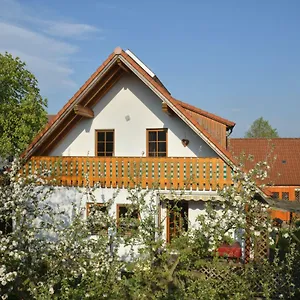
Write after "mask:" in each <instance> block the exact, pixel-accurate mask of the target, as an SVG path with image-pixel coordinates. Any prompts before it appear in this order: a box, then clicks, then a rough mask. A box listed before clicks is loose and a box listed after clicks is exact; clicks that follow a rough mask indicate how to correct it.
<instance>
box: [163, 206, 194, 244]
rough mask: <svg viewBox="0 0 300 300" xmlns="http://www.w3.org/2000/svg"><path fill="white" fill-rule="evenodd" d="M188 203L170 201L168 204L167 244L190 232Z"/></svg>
mask: <svg viewBox="0 0 300 300" xmlns="http://www.w3.org/2000/svg"><path fill="white" fill-rule="evenodd" d="M188 210H189V206H188V202H187V201H169V202H168V203H167V212H168V215H167V242H168V243H169V242H171V240H172V239H173V238H174V237H178V236H179V235H180V234H181V233H182V232H185V231H187V230H188Z"/></svg>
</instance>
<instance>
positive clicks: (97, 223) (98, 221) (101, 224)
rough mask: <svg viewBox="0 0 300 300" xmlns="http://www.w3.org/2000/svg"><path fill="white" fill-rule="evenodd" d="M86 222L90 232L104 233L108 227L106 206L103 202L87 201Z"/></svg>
mask: <svg viewBox="0 0 300 300" xmlns="http://www.w3.org/2000/svg"><path fill="white" fill-rule="evenodd" d="M86 214H87V222H88V226H89V229H90V231H91V233H92V234H106V233H107V229H108V221H109V220H108V217H109V216H108V207H107V206H106V205H105V204H104V203H87V205H86Z"/></svg>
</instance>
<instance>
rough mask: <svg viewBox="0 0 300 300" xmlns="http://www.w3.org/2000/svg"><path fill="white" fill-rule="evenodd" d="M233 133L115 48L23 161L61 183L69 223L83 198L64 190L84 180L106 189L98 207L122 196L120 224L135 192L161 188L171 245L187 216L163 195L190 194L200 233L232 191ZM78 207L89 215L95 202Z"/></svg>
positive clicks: (188, 206)
mask: <svg viewBox="0 0 300 300" xmlns="http://www.w3.org/2000/svg"><path fill="white" fill-rule="evenodd" d="M234 126H235V123H233V122H231V121H228V120H226V119H223V118H220V117H218V116H216V115H214V114H211V113H208V112H205V111H203V110H201V109H198V108H196V107H194V106H191V105H189V104H186V103H184V102H181V101H178V100H176V99H175V98H173V97H172V96H171V94H170V93H169V91H168V90H167V89H166V87H165V86H164V85H163V84H162V83H161V81H160V80H159V79H158V78H157V76H156V75H155V74H154V73H153V72H152V71H151V70H150V69H149V68H148V67H147V66H146V65H145V64H144V63H142V62H141V61H140V60H139V59H138V58H137V57H136V56H135V55H134V54H133V53H132V52H130V51H128V50H127V51H123V50H122V49H120V48H116V49H115V51H114V52H113V53H112V54H111V55H110V56H109V57H108V58H107V60H106V61H105V62H104V63H103V64H102V65H101V66H100V67H99V68H98V69H97V70H96V72H95V73H94V74H93V75H92V76H91V77H90V78H89V79H88V80H87V81H86V83H85V84H84V85H83V86H82V87H81V88H80V89H79V91H78V92H77V93H76V94H75V95H74V96H73V97H72V98H71V99H70V100H69V102H68V103H67V104H66V105H65V106H64V107H63V108H62V110H61V111H60V112H59V113H58V114H57V115H56V116H55V117H54V118H53V119H52V120H51V121H50V123H49V124H48V125H47V127H46V129H45V130H44V131H42V132H41V133H40V134H39V135H38V136H37V137H36V139H35V140H34V141H33V142H32V144H31V145H30V146H29V147H28V149H27V150H26V152H25V153H24V157H25V159H27V160H29V162H28V164H27V166H29V167H28V169H30V170H31V171H33V170H34V169H37V168H39V167H40V166H44V167H47V168H48V169H50V170H52V171H53V173H54V174H55V176H56V177H57V178H59V183H60V185H62V187H57V189H56V194H55V195H54V196H53V199H52V200H53V201H56V202H58V203H59V204H60V205H61V206H63V207H65V208H67V209H69V212H70V217H71V215H72V206H71V205H70V203H71V201H73V200H76V201H79V200H78V199H79V196H78V192H77V189H75V188H74V189H72V188H71V189H66V188H64V186H69V187H74V186H83V185H84V184H85V183H86V178H85V176H84V175H85V174H88V177H89V182H90V183H91V184H94V183H95V182H100V184H101V186H102V188H98V189H97V190H96V191H95V196H96V199H97V201H98V202H99V205H101V203H103V202H105V201H107V200H108V199H110V198H111V197H113V195H114V193H115V191H116V190H119V193H118V194H117V195H116V198H115V203H116V204H115V206H114V207H113V208H112V211H111V213H114V214H116V217H117V218H118V217H120V216H121V215H122V214H124V213H125V212H126V210H127V207H126V205H128V204H129V202H128V200H127V196H128V191H127V187H128V186H131V187H134V186H135V184H136V183H138V184H141V186H142V188H143V189H145V190H147V189H148V188H151V187H157V195H156V197H157V205H159V206H160V216H158V218H159V219H160V220H165V226H164V228H165V231H164V234H165V238H166V240H167V241H169V240H170V239H171V238H172V236H174V235H176V228H175V227H176V226H174V222H177V221H178V220H176V218H180V216H176V215H174V214H172V215H169V214H168V211H167V208H166V205H165V202H164V201H161V197H160V196H161V195H163V196H164V199H168V200H172V199H173V198H174V194H173V193H174V191H175V193H176V192H177V193H178V194H181V193H182V191H183V190H184V193H183V194H182V195H181V200H182V202H181V206H182V213H183V214H185V215H187V216H188V219H189V224H191V225H192V226H193V224H194V223H195V219H196V218H197V216H198V215H199V214H201V213H202V212H203V211H204V202H205V201H208V200H214V199H217V198H218V194H217V189H218V188H219V187H220V188H222V187H223V186H224V185H231V184H232V181H231V172H232V168H233V167H234V159H233V157H232V155H231V154H230V152H229V151H228V150H227V149H226V148H227V136H228V135H229V134H230V133H231V131H232V129H233V127H234ZM139 166H140V167H141V170H140V169H139ZM136 168H137V169H136ZM135 169H136V170H135ZM135 171H137V172H135ZM134 181H135V182H134ZM259 192H260V193H262V192H261V191H259ZM78 205H82V206H83V207H86V213H87V214H88V210H89V207H90V203H89V201H88V200H87V202H86V203H81V204H80V203H78ZM183 226H184V227H186V226H188V224H183Z"/></svg>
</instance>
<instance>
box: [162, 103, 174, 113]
mask: <svg viewBox="0 0 300 300" xmlns="http://www.w3.org/2000/svg"><path fill="white" fill-rule="evenodd" d="M161 107H162V111H163V112H164V113H166V114H168V115H169V116H173V115H174V112H173V111H172V110H171V108H170V107H169V106H168V104H167V103H165V102H163V103H162V105H161Z"/></svg>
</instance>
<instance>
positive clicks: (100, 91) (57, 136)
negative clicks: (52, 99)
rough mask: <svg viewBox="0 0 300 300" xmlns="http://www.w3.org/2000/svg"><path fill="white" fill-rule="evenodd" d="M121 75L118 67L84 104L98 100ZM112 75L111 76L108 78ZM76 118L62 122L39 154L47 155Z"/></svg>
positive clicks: (60, 140)
mask: <svg viewBox="0 0 300 300" xmlns="http://www.w3.org/2000/svg"><path fill="white" fill-rule="evenodd" d="M115 74H116V72H115V73H114V75H115ZM121 76H122V71H121V72H120V69H119V73H118V74H117V75H116V76H115V77H114V78H113V79H112V80H111V81H110V82H109V83H108V82H106V85H101V87H100V89H99V88H98V89H97V90H96V91H95V93H94V95H93V96H92V97H89V102H88V103H86V104H85V105H87V104H89V105H91V106H93V105H94V104H95V102H97V101H99V99H101V98H102V97H104V95H105V94H106V93H107V92H108V91H109V90H110V89H111V87H112V86H113V85H114V84H115V83H116V82H117V81H118V80H119V79H120V77H121ZM112 77H113V76H111V77H110V79H111V78H112ZM91 100H93V101H91ZM76 118H78V116H77V115H75V116H74V115H73V117H71V119H70V120H69V121H68V122H66V124H64V125H63V126H62V127H61V128H60V130H59V131H58V132H56V133H54V138H52V139H50V140H48V141H47V143H46V144H45V145H44V148H43V151H42V153H41V154H39V155H48V154H49V153H50V152H51V151H52V150H53V149H54V148H55V147H56V146H57V145H58V144H59V143H61V142H62V140H63V139H64V137H65V136H66V135H67V133H68V132H69V131H70V130H71V129H72V128H73V127H74V126H75V125H76V120H75V119H76ZM79 120H80V119H79ZM79 120H78V121H79ZM72 123H74V124H73V125H72ZM57 141H58V142H57Z"/></svg>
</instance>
